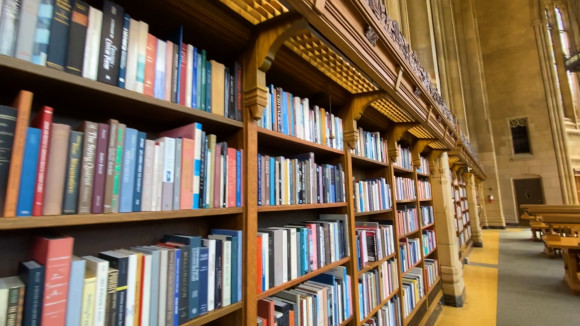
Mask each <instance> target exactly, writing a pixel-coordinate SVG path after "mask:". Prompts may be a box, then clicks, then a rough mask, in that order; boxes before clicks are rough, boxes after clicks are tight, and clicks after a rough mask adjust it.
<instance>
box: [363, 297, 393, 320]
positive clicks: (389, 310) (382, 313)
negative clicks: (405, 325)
mask: <svg viewBox="0 0 580 326" xmlns="http://www.w3.org/2000/svg"><path fill="white" fill-rule="evenodd" d="M399 302H400V300H399V296H398V295H396V296H394V297H393V298H392V299H390V300H389V302H388V303H387V304H385V305H384V306H382V307H381V309H380V310H379V311H378V312H377V314H376V315H375V316H373V317H371V318H370V319H369V320H368V321H367V322H365V323H364V324H363V325H365V326H400V325H401V310H400V309H399V307H400V303H399Z"/></svg>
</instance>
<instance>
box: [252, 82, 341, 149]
mask: <svg viewBox="0 0 580 326" xmlns="http://www.w3.org/2000/svg"><path fill="white" fill-rule="evenodd" d="M258 126H260V127H262V128H265V129H268V130H273V131H277V132H281V133H283V134H284V135H289V136H294V137H297V138H299V139H303V140H306V141H310V142H313V143H316V144H320V145H324V146H328V147H331V148H335V149H339V150H343V149H344V145H343V132H342V119H341V118H339V117H338V116H335V115H334V114H333V113H332V111H327V110H325V109H323V108H321V107H319V106H317V105H315V106H314V107H312V108H311V107H310V101H309V100H308V98H300V97H298V96H294V95H292V94H291V93H289V92H286V91H284V90H283V89H282V88H280V87H275V86H274V85H270V87H269V94H268V103H267V105H266V108H265V109H264V113H263V114H262V118H261V119H260V121H258Z"/></svg>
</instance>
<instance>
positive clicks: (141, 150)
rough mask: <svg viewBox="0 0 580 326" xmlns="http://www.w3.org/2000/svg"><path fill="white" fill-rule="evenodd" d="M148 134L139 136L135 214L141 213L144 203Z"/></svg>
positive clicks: (134, 193)
mask: <svg viewBox="0 0 580 326" xmlns="http://www.w3.org/2000/svg"><path fill="white" fill-rule="evenodd" d="M146 136H147V135H146V134H145V133H144V132H142V131H140V132H139V133H138V134H137V153H136V160H135V187H134V191H133V212H141V211H142V206H143V202H142V201H141V199H142V196H143V174H144V165H145V140H146V139H145V138H146Z"/></svg>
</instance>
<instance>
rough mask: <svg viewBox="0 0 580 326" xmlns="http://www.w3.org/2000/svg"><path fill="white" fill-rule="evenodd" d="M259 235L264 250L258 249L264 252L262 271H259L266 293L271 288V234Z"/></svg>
mask: <svg viewBox="0 0 580 326" xmlns="http://www.w3.org/2000/svg"><path fill="white" fill-rule="evenodd" d="M258 235H259V236H260V237H261V238H262V248H257V249H258V250H261V251H262V270H261V271H258V273H262V286H263V287H262V289H263V290H264V291H266V290H267V289H268V288H269V287H270V276H269V275H270V267H269V266H270V259H269V258H268V257H269V254H268V240H269V234H268V233H265V232H258Z"/></svg>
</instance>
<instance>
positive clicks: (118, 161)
mask: <svg viewBox="0 0 580 326" xmlns="http://www.w3.org/2000/svg"><path fill="white" fill-rule="evenodd" d="M125 128H127V126H126V125H125V124H123V123H119V128H118V129H117V155H116V157H115V171H114V176H113V199H112V201H111V211H112V212H113V213H118V212H119V194H120V193H121V167H122V166H123V144H124V143H125Z"/></svg>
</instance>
